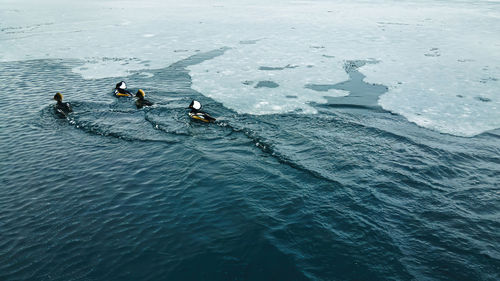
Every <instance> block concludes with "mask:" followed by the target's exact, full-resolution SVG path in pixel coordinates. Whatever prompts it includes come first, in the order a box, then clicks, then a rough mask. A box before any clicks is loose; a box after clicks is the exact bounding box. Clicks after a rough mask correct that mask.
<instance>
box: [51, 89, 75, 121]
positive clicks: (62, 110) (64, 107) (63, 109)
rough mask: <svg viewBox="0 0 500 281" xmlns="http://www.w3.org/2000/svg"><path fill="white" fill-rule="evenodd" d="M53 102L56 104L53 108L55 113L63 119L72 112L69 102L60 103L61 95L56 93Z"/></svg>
mask: <svg viewBox="0 0 500 281" xmlns="http://www.w3.org/2000/svg"><path fill="white" fill-rule="evenodd" d="M54 100H56V101H57V104H56V106H55V107H54V110H55V111H56V113H58V114H60V115H62V116H63V117H66V116H67V115H68V114H69V113H70V112H73V109H72V108H71V105H70V104H69V102H62V100H63V95H62V94H61V93H59V92H57V93H56V94H55V95H54Z"/></svg>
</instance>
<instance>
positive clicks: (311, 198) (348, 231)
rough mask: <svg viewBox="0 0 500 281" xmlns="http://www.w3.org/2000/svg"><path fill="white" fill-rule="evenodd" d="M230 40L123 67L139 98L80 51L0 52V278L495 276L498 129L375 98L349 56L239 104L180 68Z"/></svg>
mask: <svg viewBox="0 0 500 281" xmlns="http://www.w3.org/2000/svg"><path fill="white" fill-rule="evenodd" d="M225 51H226V49H217V50H214V51H211V52H208V53H201V52H200V53H199V54H197V55H194V56H192V57H190V58H188V59H186V60H181V61H179V62H177V63H175V64H173V65H171V66H169V67H167V68H164V69H158V70H154V71H151V74H152V75H143V74H141V73H139V72H138V73H136V74H133V75H132V76H129V77H127V78H124V79H126V81H127V82H128V85H129V87H130V88H131V89H132V90H133V91H135V90H137V89H138V88H139V87H140V88H142V89H144V90H145V91H146V95H147V98H148V99H149V100H151V101H153V102H154V103H155V104H156V105H155V106H154V107H152V108H145V109H142V110H137V109H136V108H135V106H134V104H133V101H131V100H126V99H120V100H118V99H115V98H114V97H113V96H112V94H111V93H112V88H113V86H114V85H115V83H116V82H117V81H116V80H117V79H111V78H105V79H94V80H83V79H82V77H81V76H79V75H77V74H74V73H72V72H71V69H73V68H75V67H77V66H79V65H81V64H82V62H81V61H78V60H74V61H71V60H31V61H24V62H3V63H0V69H2V71H1V72H0V84H1V85H2V93H3V94H2V101H1V102H0V109H1V110H0V145H1V147H2V149H1V150H0V159H1V160H0V165H1V166H0V183H1V184H0V280H499V279H500V234H499V233H500V156H499V155H500V133H499V132H498V131H490V132H486V133H483V134H480V135H478V136H475V137H470V138H464V137H456V136H451V135H446V134H440V133H438V132H435V131H431V130H428V129H425V128H421V127H418V126H416V125H415V124H413V123H409V122H408V121H407V120H406V119H405V118H403V117H401V116H400V115H396V114H391V113H389V112H386V111H384V110H383V109H382V108H380V107H379V106H378V105H377V104H376V100H377V97H378V95H380V94H381V93H383V92H385V89H386V88H385V86H384V85H376V84H367V83H365V82H363V75H362V73H360V72H358V71H357V66H359V65H360V64H363V63H366V62H359V61H358V62H346V67H345V69H346V71H348V74H349V76H350V78H349V80H346V81H345V82H344V83H340V84H337V85H310V87H316V88H317V89H318V90H320V91H321V89H322V87H327V88H328V87H330V88H337V89H341V90H344V91H350V92H351V94H352V95H351V96H347V97H345V98H343V97H338V98H330V99H329V100H328V104H326V105H325V104H323V105H318V104H311V105H312V106H314V108H315V109H316V110H317V111H318V114H314V115H307V114H274V115H261V116H253V115H246V114H237V113H236V112H234V111H232V110H230V109H228V108H225V107H224V106H222V105H221V104H220V103H217V102H215V101H214V100H211V99H209V98H206V97H205V96H203V95H202V94H201V93H198V92H196V91H194V90H192V89H191V77H190V76H189V72H188V71H187V70H186V67H188V66H190V65H195V64H199V63H201V62H203V61H205V60H209V59H212V58H214V57H217V56H219V55H221V54H223V53H224V52H225ZM118 79H119V78H118ZM56 91H60V92H62V93H63V94H64V95H65V100H66V101H69V102H71V103H72V105H73V108H74V111H75V112H74V113H73V114H71V115H70V116H69V118H68V119H60V118H58V117H57V116H56V115H55V114H54V113H53V107H52V106H53V103H54V102H53V100H52V96H53V95H54V93H55V92H56ZM356 93H358V94H359V95H356ZM194 98H195V99H198V100H200V101H201V102H202V103H203V104H204V109H205V110H206V111H208V112H210V113H212V115H214V116H216V117H218V121H217V122H216V123H214V124H208V125H207V124H201V123H197V122H192V121H190V120H189V119H188V117H187V111H186V109H185V107H186V105H188V104H189V102H190V101H191V100H192V99H194ZM289 98H291V99H293V98H294V97H293V96H290V97H289Z"/></svg>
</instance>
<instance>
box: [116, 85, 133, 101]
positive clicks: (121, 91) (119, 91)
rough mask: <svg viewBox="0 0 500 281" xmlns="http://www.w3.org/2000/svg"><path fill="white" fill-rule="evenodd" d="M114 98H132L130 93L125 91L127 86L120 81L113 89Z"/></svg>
mask: <svg viewBox="0 0 500 281" xmlns="http://www.w3.org/2000/svg"><path fill="white" fill-rule="evenodd" d="M115 96H117V97H132V93H130V92H129V91H128V90H127V84H126V83H125V82H124V81H120V82H118V83H117V84H116V87H115Z"/></svg>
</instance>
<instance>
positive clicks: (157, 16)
mask: <svg viewBox="0 0 500 281" xmlns="http://www.w3.org/2000/svg"><path fill="white" fill-rule="evenodd" d="M0 4H1V6H2V9H0V18H1V19H2V20H1V22H0V60H1V61H16V60H29V59H44V58H63V59H80V60H82V62H83V63H82V65H81V66H79V67H76V68H75V69H73V71H74V72H76V73H80V74H81V75H82V76H83V77H84V78H86V79H93V78H101V77H124V76H127V75H129V74H130V73H132V72H135V71H140V72H144V73H148V69H155V68H161V67H165V66H168V65H170V64H171V63H173V62H176V61H178V60H180V59H183V58H186V57H188V56H190V55H193V54H195V53H197V52H200V51H209V50H213V49H217V48H221V47H230V48H231V49H230V50H228V51H227V52H226V53H225V54H224V55H222V56H220V57H217V58H215V59H213V60H209V61H205V62H204V63H202V64H199V65H194V66H191V67H190V71H191V75H192V78H193V88H194V89H196V90H197V91H199V92H201V93H202V94H204V95H206V96H209V97H211V98H213V99H215V100H217V101H219V102H222V103H223V104H224V105H225V106H227V107H229V108H232V109H234V110H236V111H237V112H239V113H250V114H271V113H282V112H301V113H315V112H316V110H315V109H314V107H313V106H311V105H310V102H317V103H325V102H327V99H326V98H325V96H342V95H346V94H348V93H346V92H342V91H337V90H330V91H328V92H318V91H314V90H311V89H308V88H305V87H304V86H305V85H306V84H335V83H339V82H342V81H345V80H346V79H347V78H348V76H347V74H346V73H345V72H344V69H343V65H344V63H345V61H348V60H377V61H378V63H377V64H370V65H366V66H364V67H362V68H361V69H360V71H361V72H362V73H363V74H365V75H366V76H367V77H366V79H365V81H367V82H371V83H377V84H383V85H386V86H388V87H389V91H388V92H387V93H386V94H384V95H382V96H381V97H380V99H379V104H380V105H381V106H382V107H383V108H384V109H386V110H389V111H392V112H395V113H398V114H401V115H403V116H405V117H406V118H407V119H408V120H409V121H411V122H415V123H417V124H418V125H420V126H424V127H427V128H431V129H434V130H438V131H440V132H444V133H449V134H454V135H460V136H474V135H476V134H479V133H481V132H484V131H487V130H491V129H495V128H499V127H500V110H499V107H500V93H499V91H500V90H499V89H500V81H499V79H500V3H499V2H498V1H284V0H281V1H272V2H271V1H201V0H199V1H194V0H190V1H159V0H156V1H86V2H82V1H44V4H43V5H41V4H39V2H37V1H5V0H0Z"/></svg>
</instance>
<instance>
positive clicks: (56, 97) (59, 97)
mask: <svg viewBox="0 0 500 281" xmlns="http://www.w3.org/2000/svg"><path fill="white" fill-rule="evenodd" d="M54 100H56V101H58V102H62V100H63V95H62V94H61V93H59V92H57V93H56V94H55V95H54Z"/></svg>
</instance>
